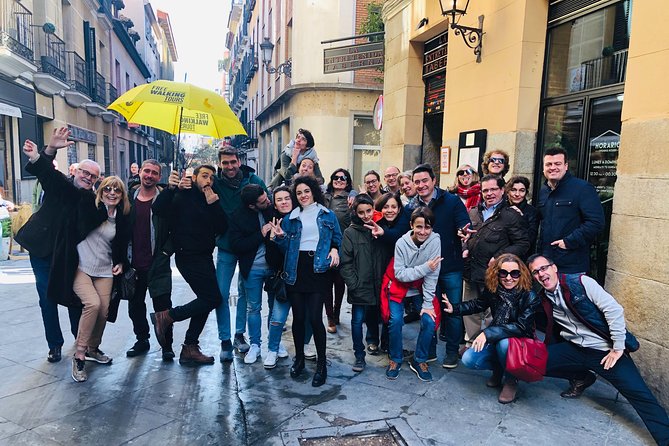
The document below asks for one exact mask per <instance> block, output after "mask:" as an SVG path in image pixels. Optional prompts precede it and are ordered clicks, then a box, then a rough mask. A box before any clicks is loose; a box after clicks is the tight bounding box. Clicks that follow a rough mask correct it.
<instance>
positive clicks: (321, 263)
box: [273, 176, 342, 387]
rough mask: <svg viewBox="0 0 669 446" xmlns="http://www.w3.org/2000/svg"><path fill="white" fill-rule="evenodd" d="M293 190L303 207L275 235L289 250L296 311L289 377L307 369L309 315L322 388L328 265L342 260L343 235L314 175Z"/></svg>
mask: <svg viewBox="0 0 669 446" xmlns="http://www.w3.org/2000/svg"><path fill="white" fill-rule="evenodd" d="M291 192H292V194H291V195H292V197H293V201H294V202H296V203H297V205H298V206H297V207H296V208H295V209H293V211H292V212H291V213H290V214H289V215H287V216H286V217H284V218H283V220H282V222H281V225H274V227H273V231H274V234H275V236H274V240H275V241H276V242H277V243H278V244H279V247H280V248H281V250H282V251H283V252H285V255H286V257H285V261H284V268H283V275H284V280H285V282H286V290H287V292H288V298H289V299H290V303H291V308H292V310H293V327H292V328H293V341H294V344H295V361H294V362H293V366H292V367H291V368H290V376H291V377H293V378H296V377H297V376H299V375H300V374H301V373H302V371H303V370H304V359H305V358H304V330H305V325H304V324H305V320H306V319H309V321H310V322H311V327H312V329H313V332H314V341H315V343H316V352H317V354H318V360H317V364H316V373H314V376H313V379H312V382H311V385H312V386H314V387H318V386H322V385H323V384H324V383H325V381H326V379H327V366H326V358H325V327H324V326H323V320H322V315H323V301H324V299H325V296H326V295H327V294H328V287H329V286H332V281H331V279H330V277H329V270H330V268H333V267H336V266H338V265H339V247H340V245H341V240H342V234H341V230H340V229H339V222H338V221H337V217H336V216H335V214H334V212H332V211H331V210H329V209H328V208H326V207H325V206H324V200H323V194H322V192H321V190H320V187H319V186H318V182H317V181H316V179H315V178H312V177H309V176H307V177H299V178H296V179H295V181H294V183H293V188H292V190H291Z"/></svg>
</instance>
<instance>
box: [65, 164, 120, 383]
mask: <svg viewBox="0 0 669 446" xmlns="http://www.w3.org/2000/svg"><path fill="white" fill-rule="evenodd" d="M129 213H130V202H129V201H128V194H127V190H126V186H125V183H124V182H123V180H121V178H119V177H116V176H112V177H107V178H105V179H104V180H103V181H102V182H101V183H100V187H99V188H98V190H97V191H96V193H95V202H94V203H90V206H88V207H82V208H80V210H79V215H78V216H77V233H78V236H79V237H78V240H76V243H69V244H68V245H66V246H63V250H64V251H67V254H64V255H65V256H66V257H67V258H75V257H76V258H77V259H78V262H77V263H76V264H72V263H71V264H70V266H75V265H76V271H75V272H74V275H73V277H74V280H73V282H72V283H69V286H70V287H71V289H72V291H73V293H74V295H76V296H77V297H78V298H79V300H80V301H81V304H82V305H83V310H82V313H81V319H80V320H79V331H78V333H77V339H76V352H75V354H74V358H73V359H72V378H73V379H74V380H75V381H76V382H83V381H86V380H87V379H88V375H87V373H86V369H85V361H94V362H97V363H99V364H111V361H112V358H110V357H109V356H107V355H105V354H104V353H103V352H102V350H100V343H101V342H102V334H103V333H104V330H105V325H106V323H107V312H108V310H109V301H110V297H111V291H112V283H113V277H114V276H117V275H119V274H122V273H123V271H124V270H125V269H126V268H127V265H128V258H127V249H128V240H129V236H130V222H129V220H128V214H129ZM67 277H72V276H71V275H70V274H68V275H67ZM64 285H67V284H64Z"/></svg>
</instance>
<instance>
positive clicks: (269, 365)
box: [244, 351, 277, 369]
mask: <svg viewBox="0 0 669 446" xmlns="http://www.w3.org/2000/svg"><path fill="white" fill-rule="evenodd" d="M249 353H251V352H249ZM244 360H245V361H246V359H244ZM276 361H277V353H276V352H271V351H270V352H267V356H265V362H263V366H264V367H265V368H266V369H273V368H274V367H276Z"/></svg>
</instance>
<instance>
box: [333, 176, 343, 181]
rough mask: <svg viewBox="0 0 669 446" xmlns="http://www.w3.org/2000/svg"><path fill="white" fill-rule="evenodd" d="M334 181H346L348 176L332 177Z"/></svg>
mask: <svg viewBox="0 0 669 446" xmlns="http://www.w3.org/2000/svg"><path fill="white" fill-rule="evenodd" d="M332 181H346V175H335V176H333V177H332Z"/></svg>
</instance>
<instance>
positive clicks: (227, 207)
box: [213, 165, 267, 252]
mask: <svg viewBox="0 0 669 446" xmlns="http://www.w3.org/2000/svg"><path fill="white" fill-rule="evenodd" d="M240 168H241V171H242V182H241V184H240V185H239V187H238V188H232V187H230V186H228V185H227V184H225V182H224V181H223V180H221V174H220V173H219V175H218V176H217V177H216V179H215V180H214V186H213V190H214V192H216V194H217V195H218V199H219V201H218V202H219V203H220V204H221V207H222V208H223V211H225V214H226V216H227V217H228V221H230V219H231V217H232V214H233V213H234V212H235V211H236V210H237V208H239V207H240V206H241V205H242V199H241V196H240V193H241V190H242V188H243V187H244V186H246V185H247V184H259V185H260V186H261V187H262V188H263V189H264V190H265V192H267V186H265V182H264V181H263V180H262V179H260V177H259V176H258V175H256V174H255V170H253V169H252V168H250V167H249V166H244V165H242V166H240ZM229 233H230V231H226V232H225V234H223V235H220V236H218V237H217V238H216V246H217V247H218V249H222V250H224V251H228V252H232V247H231V245H230V240H229V235H228V234H229Z"/></svg>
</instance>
